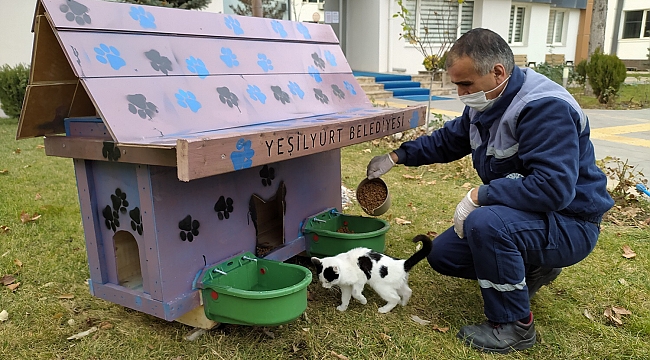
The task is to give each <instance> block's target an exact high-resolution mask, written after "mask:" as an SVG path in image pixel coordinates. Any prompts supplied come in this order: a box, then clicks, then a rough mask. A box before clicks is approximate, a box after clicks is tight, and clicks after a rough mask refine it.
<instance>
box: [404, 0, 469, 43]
mask: <svg viewBox="0 0 650 360" xmlns="http://www.w3.org/2000/svg"><path fill="white" fill-rule="evenodd" d="M403 4H404V7H405V8H406V9H407V10H408V17H409V20H410V25H411V26H412V27H414V28H415V29H416V33H417V34H418V36H419V37H420V39H422V42H423V43H425V44H444V43H451V42H454V41H456V39H458V38H459V37H460V36H461V35H462V34H464V33H466V32H468V31H469V30H471V29H472V20H473V17H474V1H467V0H466V1H464V2H463V3H462V4H458V2H457V1H449V0H404V2H403Z"/></svg>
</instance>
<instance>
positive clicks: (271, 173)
mask: <svg viewBox="0 0 650 360" xmlns="http://www.w3.org/2000/svg"><path fill="white" fill-rule="evenodd" d="M260 177H261V178H262V185H264V186H271V182H272V181H273V179H275V169H274V168H270V167H269V166H268V165H264V166H263V167H262V169H261V170H260Z"/></svg>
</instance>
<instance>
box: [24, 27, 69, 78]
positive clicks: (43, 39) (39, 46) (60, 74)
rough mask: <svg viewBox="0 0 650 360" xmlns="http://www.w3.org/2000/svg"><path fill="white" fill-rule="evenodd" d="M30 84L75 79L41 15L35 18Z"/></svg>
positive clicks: (54, 37)
mask: <svg viewBox="0 0 650 360" xmlns="http://www.w3.org/2000/svg"><path fill="white" fill-rule="evenodd" d="M35 21H36V31H35V34H34V47H33V49H32V65H31V72H30V76H29V83H30V84H38V83H42V82H50V81H54V82H70V81H74V80H76V79H77V75H75V73H74V71H73V70H72V67H70V63H69V62H68V59H67V58H66V56H65V54H64V53H63V50H62V49H61V44H59V40H58V39H57V38H56V36H55V35H54V32H53V31H52V27H51V26H50V23H49V22H48V21H47V19H46V17H45V16H43V15H40V16H37V17H36V20H35Z"/></svg>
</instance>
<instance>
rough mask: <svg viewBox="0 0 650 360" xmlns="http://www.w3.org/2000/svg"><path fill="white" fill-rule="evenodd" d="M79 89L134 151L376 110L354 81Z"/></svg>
mask: <svg viewBox="0 0 650 360" xmlns="http://www.w3.org/2000/svg"><path fill="white" fill-rule="evenodd" d="M82 83H83V84H84V86H85V87H86V89H87V90H88V92H89V93H90V94H91V97H92V99H93V100H94V102H95V103H96V105H97V108H98V109H99V112H100V114H101V117H102V119H103V120H104V122H105V123H106V124H107V127H108V128H109V130H110V131H111V134H112V135H113V137H114V139H116V140H117V141H118V142H123V143H134V144H150V143H153V142H154V141H158V142H160V140H161V138H169V139H177V138H183V137H185V136H187V135H191V134H198V133H203V132H207V131H214V130H220V129H227V128H235V127H242V126H248V125H253V124H263V123H270V122H277V121H283V120H290V119H300V118H307V117H311V116H315V115H323V114H332V113H335V112H342V111H345V110H349V109H351V108H367V109H371V108H372V104H371V103H370V102H369V101H368V99H367V98H366V96H365V94H364V93H363V91H362V90H361V89H360V88H358V87H357V85H356V80H355V79H354V76H353V75H352V74H322V75H320V76H318V77H316V78H315V77H312V76H309V75H305V74H295V75H248V76H237V75H224V76H211V77H208V78H206V79H200V78H198V77H196V76H193V77H188V76H174V77H151V78H147V79H146V80H144V81H143V79H142V78H93V79H83V80H82ZM332 120H333V121H336V116H334V117H333V118H332ZM307 121H311V120H307ZM285 125H287V124H285V123H283V124H282V126H285Z"/></svg>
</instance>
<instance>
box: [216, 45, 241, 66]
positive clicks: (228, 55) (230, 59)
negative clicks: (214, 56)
mask: <svg viewBox="0 0 650 360" xmlns="http://www.w3.org/2000/svg"><path fill="white" fill-rule="evenodd" d="M219 58H220V59H221V61H223V62H224V63H225V64H226V66H228V67H229V68H231V67H234V66H239V61H237V55H235V54H234V53H233V52H232V49H230V48H226V47H222V48H221V56H219Z"/></svg>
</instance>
